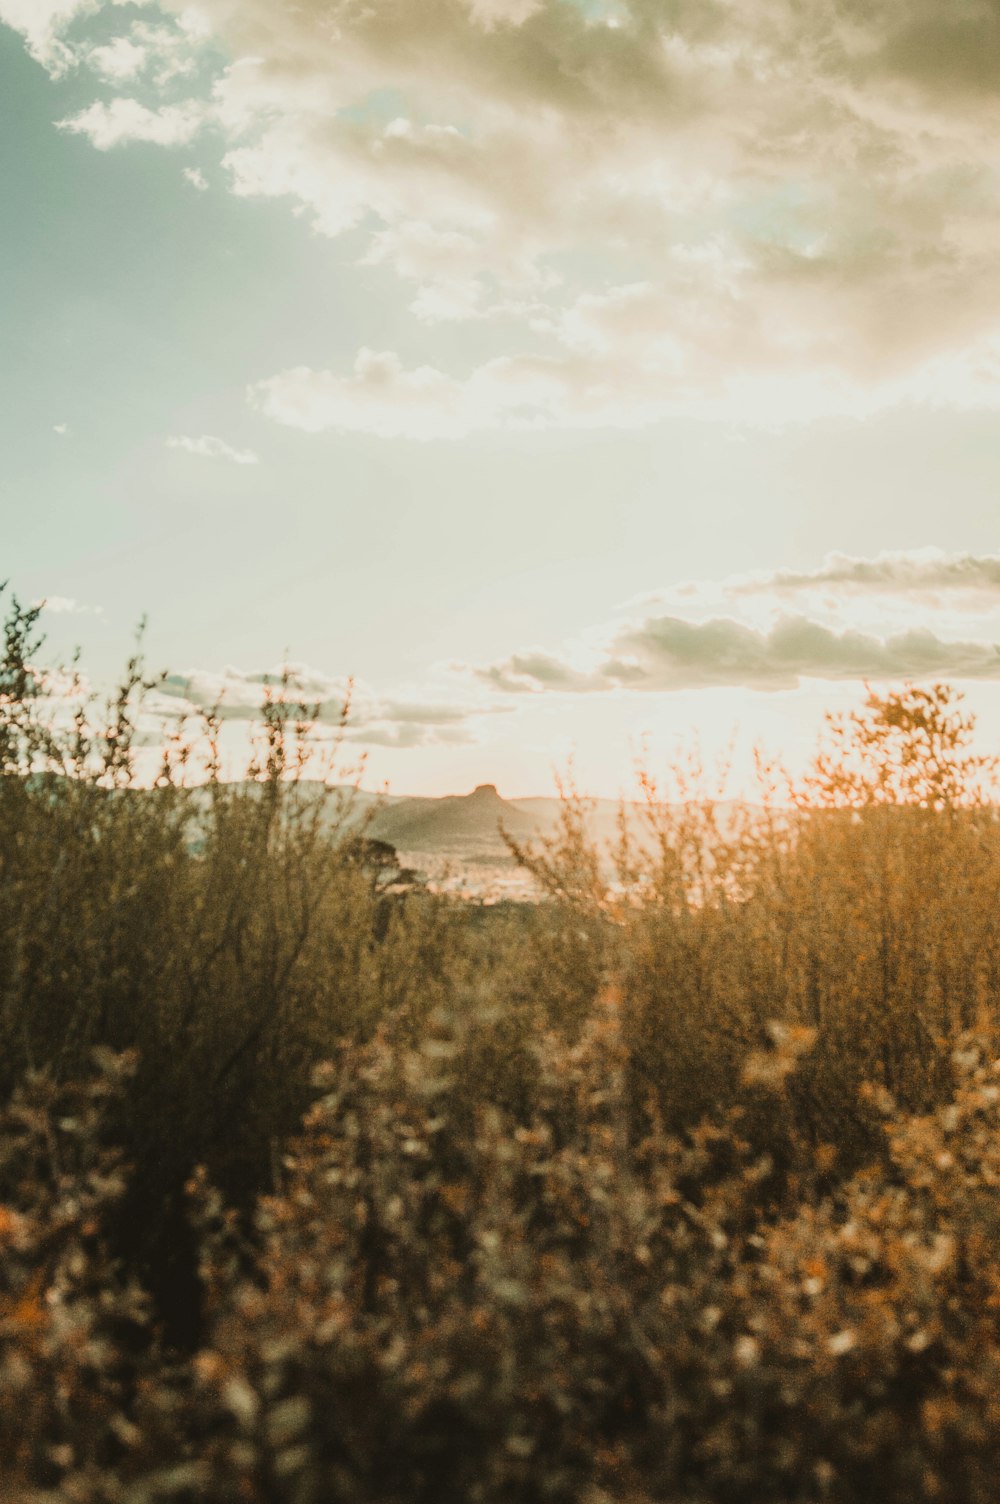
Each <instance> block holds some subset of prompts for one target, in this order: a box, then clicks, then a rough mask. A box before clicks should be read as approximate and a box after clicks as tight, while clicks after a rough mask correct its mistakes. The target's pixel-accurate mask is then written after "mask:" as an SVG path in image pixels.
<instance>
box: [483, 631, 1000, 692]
mask: <svg viewBox="0 0 1000 1504" xmlns="http://www.w3.org/2000/svg"><path fill="white" fill-rule="evenodd" d="M476 672H477V676H478V677H479V678H480V679H481V680H483V681H484V682H486V683H488V684H491V685H493V686H495V687H496V688H497V689H499V690H502V691H504V692H506V693H509V694H540V693H545V692H552V691H556V692H560V693H566V692H570V693H594V692H608V691H611V690H627V691H643V692H646V693H649V692H656V691H659V692H664V691H674V690H690V689H707V688H710V687H713V686H743V687H746V688H750V689H758V690H786V689H795V688H798V687H799V685H800V684H801V682H802V680H804V679H834V680H865V679H915V678H925V677H928V676H933V677H935V678H941V679H950V678H957V679H993V680H1000V643H993V642H960V641H959V642H955V641H947V640H945V639H943V638H940V637H938V636H936V635H935V634H934V633H933V632H931V631H929V630H927V629H926V628H925V629H913V630H911V631H908V632H904V633H898V634H896V635H893V636H888V637H876V636H873V635H871V634H870V633H867V632H860V631H856V630H853V629H847V630H843V631H837V630H835V629H832V628H830V627H827V626H824V625H822V624H821V623H819V622H815V621H810V620H808V619H807V618H806V617H803V616H786V617H783V618H782V619H780V620H779V621H778V622H777V623H776V624H775V625H774V626H773V627H772V628H770V630H765V631H761V630H760V629H758V628H756V627H752V626H748V625H747V624H746V623H744V622H739V621H735V620H733V619H732V618H725V617H717V618H714V619H711V620H709V621H701V622H695V621H687V620H685V619H683V618H681V617H677V616H651V617H647V618H646V620H644V621H642V622H639V623H637V624H635V625H634V626H632V627H629V628H625V629H623V630H621V631H619V632H618V633H617V634H616V635H615V636H614V637H613V638H612V640H611V642H610V643H609V645H608V648H607V650H606V652H605V653H604V654H603V655H601V656H600V658H599V659H598V660H597V661H596V662H595V663H594V665H593V667H592V668H591V670H590V671H589V672H584V671H581V670H580V669H579V668H577V667H575V666H574V665H573V663H571V662H570V661H567V660H566V659H563V658H561V657H560V656H559V655H558V654H550V653H546V652H542V651H535V652H532V653H518V654H514V655H512V656H511V657H510V658H508V659H506V660H503V661H502V662H500V663H495V664H491V665H489V666H488V667H486V668H482V669H479V670H477V671H476Z"/></svg>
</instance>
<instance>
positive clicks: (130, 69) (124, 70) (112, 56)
mask: <svg viewBox="0 0 1000 1504" xmlns="http://www.w3.org/2000/svg"><path fill="white" fill-rule="evenodd" d="M86 56H87V62H88V63H89V65H90V66H91V68H93V69H94V71H95V72H96V73H99V74H100V75H101V77H102V78H106V79H109V80H110V81H111V82H112V83H122V82H124V81H126V80H128V79H130V78H135V77H137V75H138V74H140V73H141V72H142V71H143V69H144V68H145V66H146V64H147V62H148V61H149V49H148V48H146V47H143V46H142V45H141V44H139V43H137V42H133V41H130V40H129V38H128V37H126V36H120V37H115V38H114V39H113V41H111V42H107V43H105V44H104V46H102V47H91V48H90V50H89V51H88V53H87V55H86Z"/></svg>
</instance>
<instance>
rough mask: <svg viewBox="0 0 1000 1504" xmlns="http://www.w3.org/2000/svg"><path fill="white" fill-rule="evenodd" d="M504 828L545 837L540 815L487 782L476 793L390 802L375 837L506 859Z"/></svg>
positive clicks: (524, 836) (406, 847)
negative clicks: (503, 797)
mask: <svg viewBox="0 0 1000 1504" xmlns="http://www.w3.org/2000/svg"><path fill="white" fill-rule="evenodd" d="M544 802H551V801H544ZM501 828H502V829H503V830H506V831H507V832H508V834H510V835H511V836H513V837H514V839H515V840H521V841H523V840H528V839H530V837H532V836H534V835H537V834H538V833H539V831H540V828H541V822H540V821H539V819H538V818H537V816H536V815H535V814H531V813H526V812H525V810H523V809H522V808H520V807H519V806H518V805H517V804H513V803H511V801H510V800H507V799H502V798H501V797H500V795H499V794H498V792H497V790H496V786H495V785H494V784H492V783H483V784H480V785H479V787H478V788H477V789H474V790H473V792H472V793H471V794H464V795H451V796H449V797H446V798H444V799H401V800H399V801H398V802H396V803H393V804H390V805H388V806H387V807H386V808H384V809H382V810H380V811H379V813H378V814H377V815H376V816H375V819H374V820H373V822H372V826H371V834H372V835H373V836H375V837H377V839H379V840H381V841H389V842H391V844H392V845H393V846H395V847H397V848H398V849H399V850H401V851H423V852H444V851H454V852H455V853H456V855H457V854H461V855H465V856H471V855H473V854H475V855H481V856H489V857H497V856H501V857H502V856H505V855H506V854H507V847H506V845H505V844H504V840H503V837H502V835H501V834H500V832H501Z"/></svg>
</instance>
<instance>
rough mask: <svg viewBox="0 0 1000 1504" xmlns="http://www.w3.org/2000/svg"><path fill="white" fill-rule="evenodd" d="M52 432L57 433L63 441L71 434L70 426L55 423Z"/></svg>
mask: <svg viewBox="0 0 1000 1504" xmlns="http://www.w3.org/2000/svg"><path fill="white" fill-rule="evenodd" d="M52 432H53V433H57V434H58V435H59V437H60V438H61V439H65V438H66V437H67V436H68V434H69V424H68V423H53V425H52Z"/></svg>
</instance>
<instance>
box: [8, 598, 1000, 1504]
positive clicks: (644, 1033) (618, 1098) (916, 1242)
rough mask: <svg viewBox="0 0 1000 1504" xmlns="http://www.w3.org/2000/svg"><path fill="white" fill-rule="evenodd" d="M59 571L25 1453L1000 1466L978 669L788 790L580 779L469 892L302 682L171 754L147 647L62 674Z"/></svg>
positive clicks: (422, 1486) (307, 1478)
mask: <svg viewBox="0 0 1000 1504" xmlns="http://www.w3.org/2000/svg"><path fill="white" fill-rule="evenodd" d="M36 618H37V613H34V612H31V611H23V610H21V609H20V608H18V607H17V606H16V605H15V606H14V608H13V610H12V612H11V614H10V617H9V620H8V624H7V629H6V639H5V641H6V648H5V658H4V662H3V664H2V665H0V832H2V834H0V977H2V987H3V991H2V1001H0V1071H2V1081H0V1102H2V1103H3V1104H4V1105H3V1106H2V1108H0V1113H2V1123H0V1251H2V1254H3V1262H2V1272H0V1496H2V1497H3V1498H4V1499H6V1498H8V1497H9V1498H11V1499H13V1500H17V1501H19V1504H20V1501H22V1500H23V1501H25V1504H29V1501H30V1504H43V1501H55V1500H67V1501H70V1500H73V1501H76V1500H80V1501H95V1504H97V1501H101V1504H157V1501H160V1500H180V1501H182V1504H187V1501H191V1504H194V1501H196V1500H197V1501H201V1500H208V1501H210V1504H211V1501H215V1500H218V1501H227V1504H228V1501H233V1504H236V1501H250V1504H253V1501H260V1504H264V1501H267V1504H270V1501H280V1504H284V1501H286V1500H287V1501H289V1504H312V1501H315V1504H397V1501H398V1504H422V1501H427V1504H430V1501H435V1504H438V1501H441V1504H447V1501H450V1500H455V1501H463V1504H464V1501H469V1504H494V1501H496V1504H499V1501H505V1504H506V1501H510V1500H524V1501H526V1504H542V1501H553V1504H562V1501H566V1504H569V1501H571V1500H572V1501H577V1500H581V1501H585V1504H609V1501H617V1500H622V1501H624V1500H629V1501H633V1504H639V1501H644V1500H648V1501H653V1500H656V1501H660V1504H759V1501H760V1500H762V1499H767V1500H768V1501H774V1504H818V1501H822V1500H830V1501H834V1504H855V1501H867V1500H869V1499H872V1500H874V1499H876V1498H878V1499H879V1500H884V1501H887V1504H896V1501H898V1504H904V1501H906V1504H910V1501H913V1500H921V1499H925V1500H928V1501H929V1500H938V1501H943V1504H952V1501H954V1504H978V1501H983V1504H985V1501H986V1500H988V1499H991V1498H992V1494H993V1492H994V1488H993V1482H992V1468H993V1452H994V1450H995V1435H996V1430H997V1423H998V1420H1000V1416H998V1414H997V1400H996V1398H995V1397H996V1395H997V1394H998V1393H1000V1388H998V1379H1000V1295H998V1291H1000V1263H998V1255H997V1249H998V1247H1000V1239H998V1232H1000V1226H998V1212H997V1205H998V1203H997V1190H998V1186H1000V1157H998V1155H1000V1151H998V1149H997V1144H998V1143H1000V1133H998V1129H1000V1064H998V1063H995V1062H996V1057H997V1055H998V1054H1000V1041H998V1037H997V1012H998V987H1000V943H998V925H1000V904H998V899H1000V827H998V822H997V812H996V806H995V804H994V802H993V785H992V782H991V780H992V776H993V771H994V770H993V767H992V764H991V763H990V762H989V761H988V760H986V759H981V758H975V757H973V756H972V755H971V753H970V751H969V740H970V736H971V730H972V727H971V723H970V721H969V720H968V718H967V717H965V716H964V715H963V714H962V712H961V707H960V704H959V702H958V699H957V697H956V696H955V695H954V693H953V692H952V691H950V690H948V689H947V688H945V687H935V688H933V689H931V690H922V689H915V688H913V687H904V688H903V689H901V690H898V691H893V692H891V693H889V694H886V695H884V696H875V695H870V696H869V698H868V700H867V702H866V704H865V706H864V707H863V708H862V710H861V711H859V712H858V714H857V715H856V716H854V717H852V718H848V719H847V720H845V721H842V722H837V721H831V722H830V723H829V727H828V736H827V740H826V743H825V744H824V745H823V746H822V747H821V748H820V751H819V753H818V755H817V759H816V763H815V766H814V769H813V771H812V774H811V775H810V777H809V778H808V779H807V780H806V781H805V782H804V783H803V785H802V786H801V787H798V788H785V789H784V790H782V791H781V793H780V797H779V796H778V794H777V793H775V792H774V791H775V790H779V789H780V787H781V786H780V784H779V783H778V782H777V780H776V779H775V777H774V775H773V774H772V771H771V770H768V769H766V768H765V769H762V778H763V785H762V786H763V793H762V798H761V802H760V804H759V805H758V806H754V807H744V808H738V809H733V808H732V807H731V806H728V805H726V804H725V803H724V802H722V801H721V800H720V798H718V797H716V796H714V795H712V794H709V793H706V792H705V784H704V781H703V780H702V781H699V779H698V778H697V777H694V778H692V777H691V776H690V774H687V773H686V774H685V775H684V778H683V779H682V781H681V787H680V792H679V796H678V797H674V798H668V797H666V795H665V794H664V793H663V791H661V790H660V789H659V788H658V787H657V786H656V785H655V783H654V782H653V780H652V779H651V778H649V777H646V778H645V779H644V785H643V787H644V795H645V797H644V804H643V813H642V817H641V820H639V821H636V820H634V819H633V820H629V819H628V818H625V817H623V821H622V833H621V841H620V843H619V846H618V848H617V849H616V850H615V851H614V852H612V853H606V852H601V851H598V850H596V849H595V848H594V846H593V843H592V842H591V841H590V840H589V838H588V834H587V823H586V818H585V814H586V811H585V807H584V805H583V804H582V803H581V802H580V801H579V800H578V799H577V798H576V797H575V796H574V795H570V796H569V797H567V799H566V802H565V805H564V818H563V821H562V825H561V828H560V830H559V831H558V832H557V834H556V835H555V836H554V837H553V838H552V839H551V840H549V841H547V842H542V843H538V844H536V845H535V846H534V847H533V848H530V849H525V850H520V851H518V853H517V854H518V856H519V857H520V859H521V860H522V861H523V862H524V864H525V865H526V866H527V867H528V868H529V869H530V870H531V871H532V872H533V873H534V874H535V877H536V879H537V881H538V884H539V886H540V888H541V890H542V894H543V898H542V901H541V902H540V903H539V904H538V905H537V906H535V907H534V908H531V909H517V910H512V911H504V912H497V913H496V914H495V915H493V916H492V917H489V918H488V919H486V918H485V917H484V915H483V914H475V913H473V912H472V911H470V910H469V909H468V907H467V906H465V905H463V904H462V903H459V902H448V901H445V900H443V899H440V898H437V897H435V896H434V895H433V894H430V893H427V892H426V891H421V890H420V889H419V887H418V886H416V885H414V884H413V882H412V881H411V880H409V879H407V878H405V875H403V874H397V873H396V872H395V869H394V868H392V865H391V862H390V861H389V857H388V854H387V853H386V852H385V851H384V850H380V849H379V848H378V845H377V843H373V842H371V841H370V840H369V839H368V837H367V835H366V827H365V821H364V819H363V817H362V815H361V812H360V808H359V803H358V800H357V798H356V797H355V796H354V795H352V793H351V790H350V787H348V790H347V792H346V793H345V792H343V790H342V789H338V790H337V791H335V790H334V789H332V788H331V787H330V786H329V784H328V783H327V782H323V783H319V782H315V781H313V780H312V779H311V777H309V776H307V775H308V774H309V773H310V772H311V770H312V764H311V762H310V757H311V755H312V753H311V743H310V740H309V737H310V731H309V723H308V714H307V709H308V708H307V707H302V706H299V705H297V704H295V703H294V696H293V695H292V694H291V692H290V689H289V688H288V687H287V686H286V690H288V692H287V693H286V692H284V691H279V692H278V693H276V694H275V695H274V696H272V697H271V699H270V700H269V701H268V702H267V703H266V704H265V705H264V706H263V707H262V721H263V735H262V742H261V746H260V749H259V753H258V756H257V759H256V761H255V763H254V765H253V767H252V768H251V770H250V776H249V777H248V779H247V780H246V781H244V782H243V783H240V784H227V783H225V782H224V781H223V780H222V778H221V776H220V773H219V758H218V720H217V718H213V717H208V718H207V721H206V723H205V724H204V725H203V726H200V727H199V726H196V727H194V728H191V730H190V732H189V733H188V734H187V739H186V740H185V737H184V736H180V737H178V738H177V739H176V740H175V741H174V743H173V744H172V745H171V746H170V747H168V749H167V752H166V754H165V756H164V760H163V763H162V766H161V768H160V770H159V775H158V777H157V779H156V781H155V784H154V786H153V787H144V786H140V783H139V780H138V779H137V777H136V755H135V753H136V745H137V726H138V725H140V724H141V720H142V714H143V704H144V696H145V695H146V694H147V693H148V691H149V686H150V683H151V681H150V680H148V679H147V677H146V675H145V671H144V669H143V666H142V663H141V661H140V659H139V657H138V656H137V657H136V658H135V659H134V660H133V661H132V662H131V663H130V664H129V665H128V668H127V670H126V673H125V675H124V677H123V681H122V685H121V686H120V688H119V690H118V692H117V693H116V694H115V696H114V697H113V698H112V701H111V703H110V704H109V705H108V706H106V707H96V706H94V705H92V704H90V705H85V704H84V703H83V702H80V701H78V700H76V699H73V700H70V701H67V699H66V697H65V695H63V696H62V697H61V698H60V696H58V695H55V694H54V693H53V691H54V690H55V689H60V688H62V689H65V687H66V686H67V685H69V684H71V683H72V676H71V675H62V676H59V675H57V674H56V672H55V671H53V670H49V671H47V672H45V671H42V670H41V669H39V668H37V667H36V666H35V665H36V660H37V657H38V653H39V644H38V642H37V640H36V630H35V629H36ZM67 704H69V705H70V707H71V709H72V707H73V706H78V708H77V709H76V710H75V711H74V712H73V714H72V715H70V716H69V717H67V715H66V713H65V709H64V707H65V706H66V705H67ZM94 725H96V726H97V728H98V729H97V730H94V729H93V727H94ZM206 749H207V750H206ZM335 755H336V748H335ZM199 758H201V760H202V768H201V770H200V771H201V777H200V779H198V778H196V777H195V776H194V775H195V772H196V765H197V763H198V761H199ZM332 781H333V780H332V777H331V779H330V782H331V783H332ZM341 782H342V780H341ZM387 874H388V875H387ZM397 876H398V877H399V878H400V880H399V881H393V880H392V879H393V878H395V877H397ZM322 1062H326V1063H325V1064H323V1063H322Z"/></svg>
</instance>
